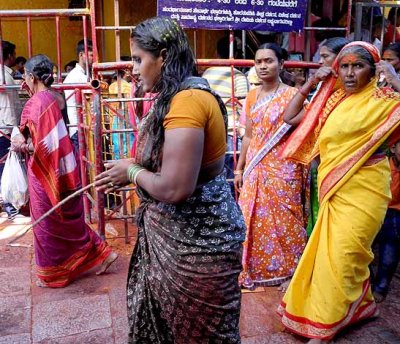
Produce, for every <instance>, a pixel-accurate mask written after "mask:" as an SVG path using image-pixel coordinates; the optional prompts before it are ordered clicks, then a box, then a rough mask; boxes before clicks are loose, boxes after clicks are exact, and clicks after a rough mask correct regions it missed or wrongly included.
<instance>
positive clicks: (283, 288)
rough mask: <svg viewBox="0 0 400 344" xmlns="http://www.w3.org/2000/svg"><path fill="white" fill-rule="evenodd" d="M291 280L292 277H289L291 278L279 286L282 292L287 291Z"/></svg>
mask: <svg viewBox="0 0 400 344" xmlns="http://www.w3.org/2000/svg"><path fill="white" fill-rule="evenodd" d="M291 280H292V279H289V280H287V281H285V282H283V283H282V284H281V285H280V286H279V287H278V290H279V291H281V292H282V293H285V292H286V290H287V288H288V287H289V284H290V281H291Z"/></svg>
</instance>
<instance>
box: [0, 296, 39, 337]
mask: <svg viewBox="0 0 400 344" xmlns="http://www.w3.org/2000/svg"><path fill="white" fill-rule="evenodd" d="M31 313H32V312H31V297H30V296H26V295H17V296H10V297H0V338H1V337H3V336H7V335H11V334H20V333H30V332H31V326H30V324H31Z"/></svg>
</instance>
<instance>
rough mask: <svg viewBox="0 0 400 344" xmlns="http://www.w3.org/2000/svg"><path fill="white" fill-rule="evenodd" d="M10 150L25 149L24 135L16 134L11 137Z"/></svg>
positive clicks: (20, 150) (18, 150) (19, 150)
mask: <svg viewBox="0 0 400 344" xmlns="http://www.w3.org/2000/svg"><path fill="white" fill-rule="evenodd" d="M11 150H12V151H14V152H23V151H25V150H26V140H25V137H24V135H22V134H18V135H15V136H13V137H12V138H11Z"/></svg>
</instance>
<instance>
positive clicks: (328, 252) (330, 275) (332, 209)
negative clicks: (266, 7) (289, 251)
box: [278, 42, 400, 343]
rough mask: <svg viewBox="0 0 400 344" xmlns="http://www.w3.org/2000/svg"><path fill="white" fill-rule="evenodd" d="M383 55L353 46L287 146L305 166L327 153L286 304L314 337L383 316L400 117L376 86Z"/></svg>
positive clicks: (395, 100) (287, 315) (393, 100)
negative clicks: (379, 297) (381, 291)
mask: <svg viewBox="0 0 400 344" xmlns="http://www.w3.org/2000/svg"><path fill="white" fill-rule="evenodd" d="M379 60H380V57H379V52H378V50H377V49H376V48H375V47H374V46H372V45H371V44H369V43H365V42H352V43H349V44H348V45H346V46H345V47H344V48H343V49H342V51H341V52H340V54H339V55H338V57H337V59H336V61H335V63H334V64H333V66H332V72H331V75H330V76H329V77H328V78H327V79H326V80H325V82H324V84H323V86H322V87H321V88H320V90H319V91H318V94H317V96H316V97H314V100H313V101H312V103H311V104H310V107H309V109H308V111H307V112H306V113H305V115H304V114H302V113H300V114H299V115H298V116H303V115H304V118H303V119H302V121H301V123H300V125H299V126H298V127H297V129H296V130H295V131H294V132H293V134H292V135H291V137H290V138H289V140H288V141H287V143H286V145H285V147H284V149H283V156H285V157H289V158H291V159H293V160H295V161H297V162H301V163H304V164H307V163H309V162H310V161H311V160H312V159H313V158H314V157H315V156H317V155H318V154H319V155H320V159H321V164H320V165H319V168H318V190H319V200H320V211H319V214H318V218H317V222H316V224H315V227H314V230H313V233H312V235H311V237H310V240H309V242H308V244H307V246H306V249H305V251H304V253H303V256H302V258H301V260H300V262H299V265H298V267H297V270H296V272H295V274H294V276H293V279H292V281H291V283H290V286H289V288H288V290H287V292H286V294H285V296H284V298H283V300H282V302H281V304H280V306H279V308H278V313H279V314H280V315H281V317H282V323H283V324H284V325H285V327H286V328H288V329H289V330H290V331H292V332H294V333H297V334H299V335H301V336H304V337H307V338H311V340H310V343H322V342H324V341H327V340H330V339H331V338H333V337H334V336H335V335H336V334H337V333H338V332H339V331H340V330H341V329H343V328H344V327H346V326H348V325H350V324H352V323H354V322H357V321H359V320H361V319H365V318H368V317H373V316H376V315H377V308H376V304H375V302H374V299H373V296H372V294H371V288H370V282H369V270H368V265H369V263H370V262H371V261H372V258H373V254H372V252H371V244H372V241H373V240H374V238H375V236H376V234H377V233H378V231H379V229H380V226H381V224H382V221H383V218H384V216H385V212H386V209H387V205H388V202H389V200H390V185H389V182H390V169H389V163H388V160H387V158H386V156H385V154H384V153H383V151H382V150H380V147H381V145H382V144H383V143H384V142H385V141H386V140H387V138H388V137H389V136H390V134H391V133H392V132H393V131H394V130H395V128H396V127H397V126H398V125H399V123H400V102H399V99H400V98H399V95H398V94H397V93H395V92H393V91H392V90H390V89H388V88H384V89H379V88H377V87H376V79H375V63H377V62H379ZM338 77H339V80H340V82H341V87H339V89H337V90H336V91H334V92H332V90H333V87H334V85H335V83H336V81H337V78H338Z"/></svg>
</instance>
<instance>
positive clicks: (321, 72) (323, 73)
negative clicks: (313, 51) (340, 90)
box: [314, 66, 337, 84]
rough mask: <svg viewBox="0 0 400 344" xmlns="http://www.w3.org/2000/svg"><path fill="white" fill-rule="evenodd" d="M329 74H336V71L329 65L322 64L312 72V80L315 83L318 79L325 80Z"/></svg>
mask: <svg viewBox="0 0 400 344" xmlns="http://www.w3.org/2000/svg"><path fill="white" fill-rule="evenodd" d="M330 75H333V76H337V74H336V72H335V71H334V70H333V69H332V68H331V67H326V66H323V67H321V68H319V69H318V70H317V71H316V72H315V74H314V80H315V83H316V84H317V83H318V82H320V81H325V80H326V79H327V78H328V77H329V76H330Z"/></svg>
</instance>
